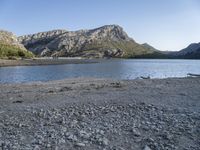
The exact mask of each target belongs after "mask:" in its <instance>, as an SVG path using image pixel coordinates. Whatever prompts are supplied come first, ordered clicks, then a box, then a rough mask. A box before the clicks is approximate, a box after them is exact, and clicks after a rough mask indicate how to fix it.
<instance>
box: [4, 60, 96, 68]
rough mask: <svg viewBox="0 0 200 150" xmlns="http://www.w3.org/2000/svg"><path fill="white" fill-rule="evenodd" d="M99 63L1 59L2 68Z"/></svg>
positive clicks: (89, 61)
mask: <svg viewBox="0 0 200 150" xmlns="http://www.w3.org/2000/svg"><path fill="white" fill-rule="evenodd" d="M97 62H98V61H97V60H90V59H24V60H4V59H0V67H8V66H38V65H61V64H83V63H97Z"/></svg>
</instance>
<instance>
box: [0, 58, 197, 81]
mask: <svg viewBox="0 0 200 150" xmlns="http://www.w3.org/2000/svg"><path fill="white" fill-rule="evenodd" d="M187 73H194V74H200V60H158V59H153V60H150V59H128V60H127V59H126V60H125V59H114V60H101V61H100V63H91V64H66V65H50V66H18V67H2V68H0V83H22V82H32V81H49V80H59V79H64V78H76V77H97V78H115V79H135V78H139V77H140V76H150V77H151V78H167V77H185V76H187Z"/></svg>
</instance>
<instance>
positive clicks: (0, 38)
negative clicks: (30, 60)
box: [0, 30, 33, 58]
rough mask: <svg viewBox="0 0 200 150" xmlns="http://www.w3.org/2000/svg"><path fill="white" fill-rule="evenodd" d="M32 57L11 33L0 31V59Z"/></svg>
mask: <svg viewBox="0 0 200 150" xmlns="http://www.w3.org/2000/svg"><path fill="white" fill-rule="evenodd" d="M32 56H33V55H32V53H31V52H29V51H27V50H26V48H25V47H24V46H23V45H22V44H20V43H19V41H18V40H17V37H16V36H15V35H14V34H13V33H12V32H8V31H4V30H0V58H8V57H32Z"/></svg>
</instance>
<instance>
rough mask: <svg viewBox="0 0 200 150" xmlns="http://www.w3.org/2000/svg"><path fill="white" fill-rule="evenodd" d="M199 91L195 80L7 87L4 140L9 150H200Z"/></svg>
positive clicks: (2, 99)
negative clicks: (37, 149) (117, 149)
mask: <svg viewBox="0 0 200 150" xmlns="http://www.w3.org/2000/svg"><path fill="white" fill-rule="evenodd" d="M199 89H200V78H191V77H188V78H167V79H147V80H142V79H140V80H139V79H137V80H114V79H98V78H78V79H65V80H57V81H49V82H32V83H23V84H22V83H17V84H1V86H0V114H1V115H0V131H1V134H0V142H1V143H2V144H1V145H2V146H3V148H4V149H9V148H10V149H13V148H14V147H16V146H17V147H18V148H20V149H34V148H39V149H49V148H50V149H64V148H65V149H66V148H67V149H72V150H73V149H74V150H75V149H87V150H93V149H97V150H101V149H103V148H105V149H114V148H116V147H117V148H120V149H138V150H144V149H145V148H149V149H152V150H153V149H161V150H164V149H191V150H197V149H198V148H199V147H200V143H199V124H200V110H199V108H200V92H199ZM19 137H20V138H19ZM1 145H0V146H1Z"/></svg>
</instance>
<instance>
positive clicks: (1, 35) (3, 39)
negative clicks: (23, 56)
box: [0, 30, 26, 50]
mask: <svg viewBox="0 0 200 150" xmlns="http://www.w3.org/2000/svg"><path fill="white" fill-rule="evenodd" d="M0 44H6V45H12V46H15V47H17V48H20V49H24V50H26V48H25V47H24V45H23V44H21V43H20V42H19V41H18V39H17V37H16V36H15V35H14V34H13V33H12V32H8V31H4V30H0Z"/></svg>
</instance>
